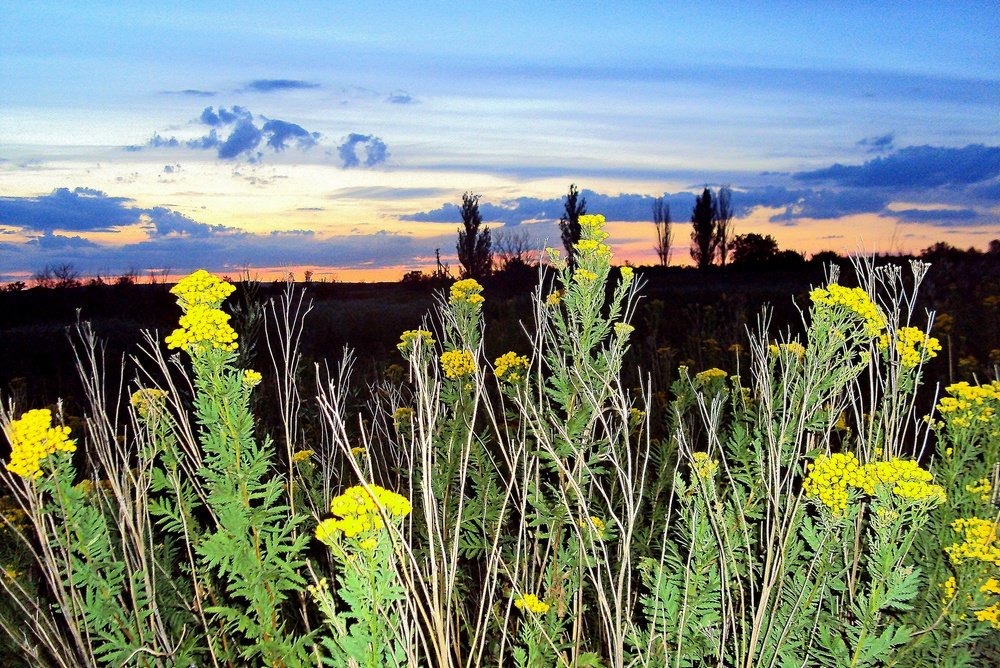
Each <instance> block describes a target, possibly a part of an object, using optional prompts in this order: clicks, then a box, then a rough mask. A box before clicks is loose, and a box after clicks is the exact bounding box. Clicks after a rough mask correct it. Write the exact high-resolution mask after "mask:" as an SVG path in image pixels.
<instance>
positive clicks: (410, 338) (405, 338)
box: [396, 329, 434, 355]
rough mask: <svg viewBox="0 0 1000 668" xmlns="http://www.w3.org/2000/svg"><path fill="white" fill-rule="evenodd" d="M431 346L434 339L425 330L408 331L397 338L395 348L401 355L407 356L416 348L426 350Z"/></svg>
mask: <svg viewBox="0 0 1000 668" xmlns="http://www.w3.org/2000/svg"><path fill="white" fill-rule="evenodd" d="M433 345H434V337H432V336H431V333H430V332H428V331H427V330H426V329H408V330H406V331H405V332H403V334H402V335H401V336H400V337H399V343H397V344H396V348H397V350H399V352H401V353H403V355H409V354H410V352H411V351H413V350H416V349H417V346H421V347H424V348H427V347H430V346H433Z"/></svg>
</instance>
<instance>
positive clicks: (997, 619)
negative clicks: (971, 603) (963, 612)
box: [975, 603, 1000, 629]
mask: <svg viewBox="0 0 1000 668" xmlns="http://www.w3.org/2000/svg"><path fill="white" fill-rule="evenodd" d="M975 614H976V619H978V620H979V621H981V622H989V623H990V626H992V627H993V628H995V629H1000V605H998V604H996V603H994V604H993V605H991V606H990V607H988V608H985V609H983V610H976V613H975Z"/></svg>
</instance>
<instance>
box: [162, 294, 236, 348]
mask: <svg viewBox="0 0 1000 668" xmlns="http://www.w3.org/2000/svg"><path fill="white" fill-rule="evenodd" d="M165 341H166V343H167V348H168V349H171V348H180V349H181V350H188V349H189V348H191V347H192V346H194V347H196V348H200V347H201V345H202V344H206V345H209V346H211V347H212V348H217V349H219V350H236V348H237V347H238V345H239V344H237V343H236V331H235V330H233V328H232V327H230V325H229V314H228V313H224V312H223V311H221V310H219V309H217V308H211V307H209V306H206V305H205V304H195V305H193V306H189V307H188V308H187V312H186V313H184V315H182V316H181V319H180V328H178V329H175V330H174V331H173V333H172V334H170V336H168V337H167V338H166V339H165Z"/></svg>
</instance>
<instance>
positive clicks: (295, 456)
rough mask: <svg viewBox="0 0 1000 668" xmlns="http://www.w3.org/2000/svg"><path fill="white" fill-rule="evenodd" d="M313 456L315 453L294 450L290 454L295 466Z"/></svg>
mask: <svg viewBox="0 0 1000 668" xmlns="http://www.w3.org/2000/svg"><path fill="white" fill-rule="evenodd" d="M314 454H316V453H314V452H313V451H312V450H296V451H295V452H293V453H292V461H293V462H295V463H296V464H300V463H302V462H304V461H308V460H309V458H310V457H312V456H313V455H314Z"/></svg>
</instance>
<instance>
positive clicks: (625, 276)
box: [620, 267, 635, 283]
mask: <svg viewBox="0 0 1000 668" xmlns="http://www.w3.org/2000/svg"><path fill="white" fill-rule="evenodd" d="M620 271H621V273H622V280H623V281H625V282H626V283H628V282H629V281H631V280H632V279H633V278H635V271H634V270H633V269H632V267H622V268H621V270H620Z"/></svg>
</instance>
